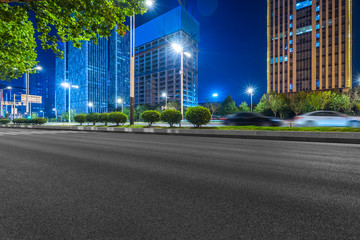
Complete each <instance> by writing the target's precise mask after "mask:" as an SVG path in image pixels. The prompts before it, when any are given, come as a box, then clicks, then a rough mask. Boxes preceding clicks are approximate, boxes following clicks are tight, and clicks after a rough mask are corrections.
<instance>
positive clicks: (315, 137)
mask: <svg viewBox="0 0 360 240" xmlns="http://www.w3.org/2000/svg"><path fill="white" fill-rule="evenodd" d="M0 127H2V128H19V129H43V130H68V131H89V132H112V133H137V134H158V135H181V136H197V137H217V138H241V139H263V140H281V141H302V142H325V143H353V144H360V133H359V132H296V131H294V132H291V131H289V132H286V131H239V130H212V129H155V128H115V127H107V128H106V127H90V126H89V127H88V126H49V125H45V126H33V125H0Z"/></svg>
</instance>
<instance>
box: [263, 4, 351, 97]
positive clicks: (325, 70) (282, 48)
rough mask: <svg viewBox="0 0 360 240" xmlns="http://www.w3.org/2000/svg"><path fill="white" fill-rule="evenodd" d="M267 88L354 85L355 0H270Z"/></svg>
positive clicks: (342, 87)
mask: <svg viewBox="0 0 360 240" xmlns="http://www.w3.org/2000/svg"><path fill="white" fill-rule="evenodd" d="M267 54H268V57H267V66H268V74H267V81H268V92H270V91H274V92H278V93H282V92H284V93H289V92H298V91H314V90H340V91H344V90H345V91H346V90H347V89H349V88H351V87H352V0H268V52H267Z"/></svg>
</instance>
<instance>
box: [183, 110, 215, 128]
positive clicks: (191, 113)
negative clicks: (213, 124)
mask: <svg viewBox="0 0 360 240" xmlns="http://www.w3.org/2000/svg"><path fill="white" fill-rule="evenodd" d="M185 117H186V119H187V120H188V121H189V122H190V123H192V124H193V125H194V127H197V128H198V127H201V126H202V125H206V124H208V123H209V122H210V120H211V113H210V111H209V109H207V108H205V107H200V106H198V107H189V108H188V109H187V110H186V113H185Z"/></svg>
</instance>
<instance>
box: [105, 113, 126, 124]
mask: <svg viewBox="0 0 360 240" xmlns="http://www.w3.org/2000/svg"><path fill="white" fill-rule="evenodd" d="M127 119H128V116H127V115H126V114H124V113H122V112H112V113H110V116H109V121H110V122H112V123H115V124H116V126H119V124H121V125H124V124H125V123H126V121H127Z"/></svg>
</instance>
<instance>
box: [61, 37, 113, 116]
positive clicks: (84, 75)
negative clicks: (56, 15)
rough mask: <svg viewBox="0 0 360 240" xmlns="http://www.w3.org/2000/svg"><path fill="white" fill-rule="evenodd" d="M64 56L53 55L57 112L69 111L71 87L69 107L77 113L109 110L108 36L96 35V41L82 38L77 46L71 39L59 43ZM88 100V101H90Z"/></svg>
mask: <svg viewBox="0 0 360 240" xmlns="http://www.w3.org/2000/svg"><path fill="white" fill-rule="evenodd" d="M59 45H60V49H61V50H62V51H63V52H64V58H63V59H60V58H57V59H56V73H55V75H56V77H55V79H56V80H55V84H56V105H57V106H56V107H57V110H58V114H61V113H64V112H67V111H68V105H69V102H68V101H69V95H68V94H69V90H68V88H64V87H63V86H62V85H61V84H62V83H68V84H70V85H73V86H77V88H71V96H70V99H71V100H70V102H71V110H74V111H75V112H76V113H89V112H100V113H101V112H107V111H108V87H107V86H108V80H109V73H108V60H109V58H108V40H107V39H105V38H99V39H98V44H94V43H92V42H84V43H83V44H82V46H81V48H80V49H79V48H76V47H74V46H73V45H72V43H71V42H68V43H60V44H59ZM89 104H91V105H89Z"/></svg>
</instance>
